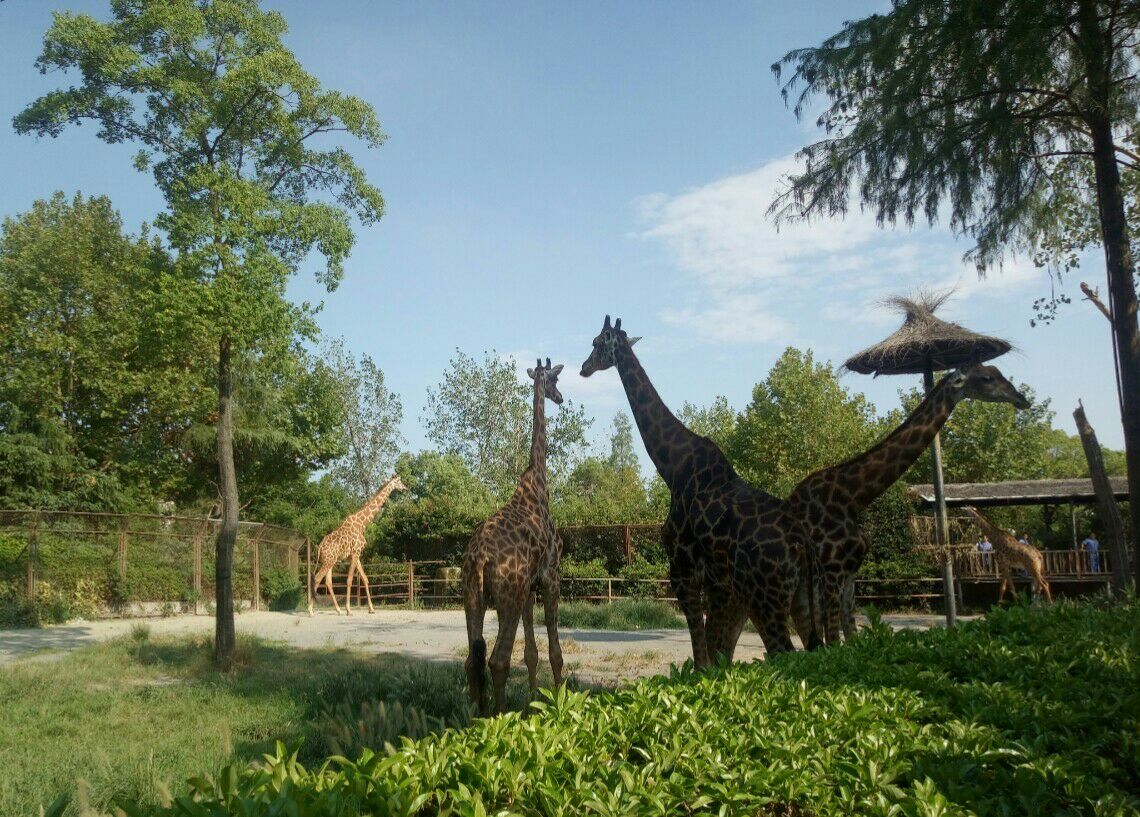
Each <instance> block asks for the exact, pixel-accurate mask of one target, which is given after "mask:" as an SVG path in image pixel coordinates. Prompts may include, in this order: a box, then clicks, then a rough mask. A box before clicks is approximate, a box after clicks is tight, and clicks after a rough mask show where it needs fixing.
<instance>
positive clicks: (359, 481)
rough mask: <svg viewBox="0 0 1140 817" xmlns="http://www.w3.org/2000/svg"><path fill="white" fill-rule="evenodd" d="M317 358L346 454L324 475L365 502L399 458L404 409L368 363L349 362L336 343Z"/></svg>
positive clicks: (376, 368)
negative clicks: (339, 416) (335, 405)
mask: <svg viewBox="0 0 1140 817" xmlns="http://www.w3.org/2000/svg"><path fill="white" fill-rule="evenodd" d="M322 352H323V357H324V363H325V365H326V366H327V367H328V369H329V372H330V374H331V375H332V379H333V383H334V388H335V393H336V395H337V398H338V400H339V401H340V403H341V406H342V412H343V425H344V445H345V449H346V453H345V454H344V456H342V457H339V458H338V459H337V460H335V461H334V462H333V463H332V466H331V467H330V468H329V475H330V476H331V477H332V478H333V479H334V480H336V481H337V482H338V483H339V484H341V485H342V486H344V487H345V488H347V489H348V490H349V492H351V493H352V494H355V495H356V496H358V497H359V498H361V499H364V498H367V497H370V496H372V495H373V494H375V493H376V492H377V491H378V490H380V486H381V485H382V484H383V483H384V481H385V479H386V478H387V476H388V475H390V473H391V469H392V466H393V465H394V464H395V462H396V455H397V454H399V453H400V445H401V443H402V442H403V439H404V438H403V435H402V434H400V428H399V426H400V422H401V421H402V420H403V419H404V407H403V404H401V402H400V395H398V394H395V393H394V392H392V391H391V390H390V389H389V388H388V385H387V384H386V383H385V382H384V372H382V371H381V370H380V367H379V366H377V365H376V362H375V361H373V360H372V358H371V357H369V356H368V355H364V354H362V355H361V356H360V357H359V359H358V358H355V357H353V356H352V355H351V354H350V353H349V352H348V350H347V349H345V346H344V341H343V340H342V339H339V338H338V339H336V340H332V341H328V342H326V343H325V344H324V345H323V347H322Z"/></svg>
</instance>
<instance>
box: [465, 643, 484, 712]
mask: <svg viewBox="0 0 1140 817" xmlns="http://www.w3.org/2000/svg"><path fill="white" fill-rule="evenodd" d="M468 658H469V660H470V664H469V665H468V670H467V682H468V684H469V685H470V687H471V698H472V700H473V701H474V702H475V704H476V706H479V707H482V706H483V701H484V700H486V696H487V642H486V641H485V640H484V639H483V638H482V637H479V638H476V639H475V640H474V641H472V642H471V650H470V655H469V656H468ZM480 714H482V713H481V712H480Z"/></svg>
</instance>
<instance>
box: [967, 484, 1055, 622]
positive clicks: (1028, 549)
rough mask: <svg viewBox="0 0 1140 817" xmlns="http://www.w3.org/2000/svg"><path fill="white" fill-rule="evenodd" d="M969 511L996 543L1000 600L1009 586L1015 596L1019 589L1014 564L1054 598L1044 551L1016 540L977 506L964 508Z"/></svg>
mask: <svg viewBox="0 0 1140 817" xmlns="http://www.w3.org/2000/svg"><path fill="white" fill-rule="evenodd" d="M962 510H964V511H965V512H966V513H968V514H969V515H970V516H972V517H973V518H974V521H975V522H977V523H978V527H979V528H981V529H982V533H984V534H985V535H986V536H987V537H989V540H990V543H991V544H992V545H993V546H994V561H995V562H996V563H997V568H998V572H999V573H1000V574H1001V587H1000V588H998V603H999V604H1000V603H1001V600H1002V597H1003V596H1005V589H1006V587H1008V588H1009V592H1010V593H1012V594H1013V595H1014V596H1015V597H1016V596H1017V590H1016V589H1015V588H1014V585H1013V568H1015V567H1023V568H1025V572H1027V573H1028V574H1029V577H1030V578H1031V579H1032V580H1033V584H1034V585H1035V586H1036V589H1037V591H1038V592H1039V593H1044V594H1045V598H1046V599H1048V600H1049V601H1053V594H1052V593H1051V592H1050V591H1049V582H1047V581H1045V557H1044V556H1042V555H1041V551H1039V550H1038V549H1037V548H1035V547H1033V545H1026V544H1024V543H1022V542H1019V541H1017V539H1015V538H1014V537H1013V536H1011V535H1010V534H1009V533H1008V532H1007V531H1004V530H1002V529H1001V528H999V527H998V526H997V525H995V524H994V523H993V522H991V521H990V520H989V519H987V518H986V517H984V516H982V515H981V514H980V513H978V511H977V509H976V508H972V507H970V506H969V505H967V506H965V507H964V508H962Z"/></svg>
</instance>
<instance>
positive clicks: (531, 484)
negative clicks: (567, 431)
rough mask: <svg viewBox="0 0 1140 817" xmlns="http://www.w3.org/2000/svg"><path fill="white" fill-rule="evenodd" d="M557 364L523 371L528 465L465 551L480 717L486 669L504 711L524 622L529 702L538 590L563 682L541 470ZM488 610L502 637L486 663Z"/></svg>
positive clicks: (471, 670)
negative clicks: (528, 411) (529, 417)
mask: <svg viewBox="0 0 1140 817" xmlns="http://www.w3.org/2000/svg"><path fill="white" fill-rule="evenodd" d="M561 371H562V364H558V365H557V366H553V367H552V366H551V365H550V358H547V359H546V365H545V366H543V365H542V361H541V360H539V361H538V363H537V365H536V366H535V368H533V369H527V372H526V373H527V375H528V376H529V377H530V378H531V380H533V381H534V420H533V424H532V427H531V443H530V461H529V463H528V464H527V467H526V470H524V471H523V473H522V476H521V477H520V478H519V483H518V486H517V487H516V488H515V492H514V494H512V495H511V498H510V499H509V500H507V504H506V505H504V506H503V507H502V508H501V509H500V510H498V511H497V512H495V513H494V514H493V515H492V516H491V517H490V518H488V519H487V520H486V521H485V522H483V523H482V524H481V525H479V527H478V528H476V529H475V533H474V534H473V535H472V536H471V540H470V541H469V542H468V543H467V547H466V549H465V550H464V552H463V570H462V580H463V610H464V613H465V614H466V618H467V644H468V655H467V661H466V670H467V687H468V692H469V693H470V695H471V699H472V701H474V703H475V705H476V707H477V709H478V712H479V714H480V715H486V714H487V700H486V699H487V694H486V693H487V674H486V667H487V665H488V664H490V667H491V681H492V683H493V685H494V696H495V711H496V712H502V711H503V710H504V709H506V687H507V674H508V672H509V671H510V666H511V649H512V648H513V647H514V643H515V633H516V632H518V624H519V618H520V617H521V618H522V621H523V631H524V633H525V637H526V646H525V648H524V652H523V657H524V659H525V661H526V668H527V675H528V680H529V683H530V698H531V700H533V699H534V696H535V695H536V694H537V692H538V674H537V673H538V647H537V645H536V644H535V640H534V606H533V602H532V593H533V592H534V585H535V583H536V582H538V583H539V584H541V585H542V597H543V609H544V613H545V617H546V634H547V642H548V648H549V650H550V669H551V671H552V673H553V674H554V684H555V686H558V685H560V684H561V683H562V647H561V646H560V645H559V643H558V591H559V573H558V564H559V562H560V561H561V559H562V538H561V537H560V536H559V535H558V533H557V532H556V531H555V530H554V522H553V520H552V519H551V517H550V492H549V489H548V487H547V471H546V415H545V406H546V401H547V400H550V401H551V402H553V403H554V404H555V405H561V404H562V395H561V394H560V393H559V391H558V374H559V372H561ZM488 607H494V608H495V609H496V611H497V612H498V618H499V632H498V636H497V637H496V638H495V647H494V649H493V650H492V651H491V657H490V660H489V661H488V660H487V642H486V641H484V640H483V617H484V615H485V614H486V611H487V608H488Z"/></svg>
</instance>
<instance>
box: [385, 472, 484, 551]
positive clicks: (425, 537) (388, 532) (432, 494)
mask: <svg viewBox="0 0 1140 817" xmlns="http://www.w3.org/2000/svg"><path fill="white" fill-rule="evenodd" d="M396 473H398V474H399V475H400V478H401V479H402V480H403V481H404V484H405V485H407V486H408V490H407V491H406V492H404V493H400V494H396V495H395V496H393V498H392V499H391V501H389V503H388V505H387V507H385V509H384V512H383V513H382V514H380V516H379V517H378V519H377V521H376V522H375V523H374V527H375V528H376V531H375V533H376V535H375V536H371V535H370V536H369V541H378V542H379V545H378V551H379V552H380V553H382V554H385V555H399V556H403V555H408V556H413V557H415V558H431V559H441V558H448V559H457V558H458V556H459V554H460V553H462V551H463V546H464V545H465V544H466V543H467V540H468V539H469V538H470V537H471V534H472V532H473V531H474V530H475V528H476V526H477V525H479V523H481V522H482V521H483V520H484V519H486V518H487V517H488V516H490V515H491V513H493V512H494V510H495V509H496V508H497V507H498V504H499V503H498V501H497V500H496V498H495V497H494V496H493V495H492V494H491V492H490V491H489V490H488V488H487V486H486V485H485V484H484V483H483V481H482V480H480V479H479V478H478V477H477V476H475V475H474V474H472V473H471V471H470V469H468V467H467V465H466V463H464V461H463V459H462V458H461V457H459V456H457V455H455V454H441V453H439V452H438V451H421V452H420V453H418V454H402V455H400V458H399V459H398V460H397V462H396Z"/></svg>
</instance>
